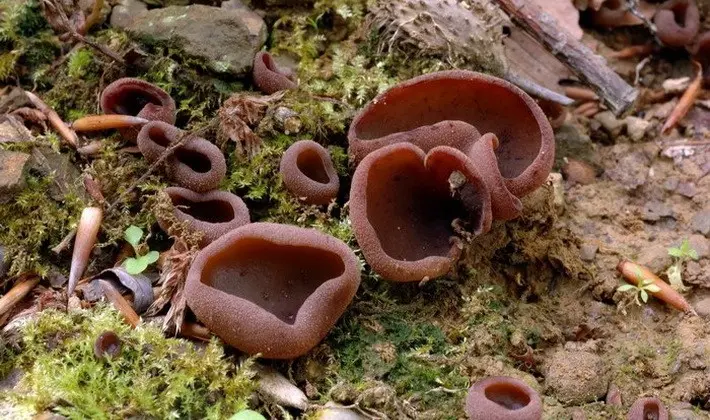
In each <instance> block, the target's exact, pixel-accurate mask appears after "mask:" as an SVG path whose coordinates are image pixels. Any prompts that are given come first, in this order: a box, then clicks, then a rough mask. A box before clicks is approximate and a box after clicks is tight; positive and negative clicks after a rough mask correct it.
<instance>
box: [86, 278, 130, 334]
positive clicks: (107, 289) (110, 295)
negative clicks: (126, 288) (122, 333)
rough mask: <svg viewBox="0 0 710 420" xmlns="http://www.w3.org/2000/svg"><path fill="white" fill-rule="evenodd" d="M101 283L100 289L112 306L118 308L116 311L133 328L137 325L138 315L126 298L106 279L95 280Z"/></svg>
mask: <svg viewBox="0 0 710 420" xmlns="http://www.w3.org/2000/svg"><path fill="white" fill-rule="evenodd" d="M97 281H98V282H99V284H100V285H101V289H102V290H103V291H104V296H106V299H108V300H109V302H111V304H113V306H114V307H115V308H116V309H118V311H119V312H120V313H121V315H123V318H124V319H125V320H126V322H127V323H128V324H129V325H131V326H132V327H133V328H135V327H137V326H138V324H139V323H140V322H141V318H140V317H139V316H138V314H137V313H136V311H135V310H133V307H132V306H131V304H130V303H129V302H128V301H127V300H126V298H124V297H123V295H121V294H120V293H119V292H118V290H116V288H115V287H113V285H112V284H111V283H110V282H108V281H106V280H97Z"/></svg>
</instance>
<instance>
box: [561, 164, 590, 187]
mask: <svg viewBox="0 0 710 420" xmlns="http://www.w3.org/2000/svg"><path fill="white" fill-rule="evenodd" d="M562 174H563V175H564V176H565V178H566V179H567V181H568V182H570V183H571V184H582V185H589V184H593V183H594V181H596V180H597V171H596V170H595V169H594V168H593V167H592V165H590V164H588V163H586V162H584V161H581V160H577V159H568V160H567V163H565V165H564V166H563V167H562Z"/></svg>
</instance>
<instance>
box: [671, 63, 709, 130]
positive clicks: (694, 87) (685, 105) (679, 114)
mask: <svg viewBox="0 0 710 420" xmlns="http://www.w3.org/2000/svg"><path fill="white" fill-rule="evenodd" d="M693 65H694V66H695V69H696V70H697V71H698V75H697V76H696V77H695V79H693V82H692V83H691V84H690V85H688V89H686V90H685V93H683V96H681V98H680V100H679V101H678V104H677V105H676V106H675V108H673V112H671V115H669V116H668V119H667V120H666V122H665V124H663V128H661V134H668V132H669V131H671V130H672V129H673V127H675V125H676V124H678V122H679V121H680V120H682V119H683V117H685V114H687V113H688V111H690V108H692V107H693V104H694V103H695V100H696V99H698V95H700V90H701V88H702V86H703V68H702V66H701V65H700V63H698V62H697V61H693Z"/></svg>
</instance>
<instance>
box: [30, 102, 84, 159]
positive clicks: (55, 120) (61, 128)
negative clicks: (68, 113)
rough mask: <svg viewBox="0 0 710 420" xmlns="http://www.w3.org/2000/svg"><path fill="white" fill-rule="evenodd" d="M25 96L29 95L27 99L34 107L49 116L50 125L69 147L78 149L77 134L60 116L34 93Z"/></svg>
mask: <svg viewBox="0 0 710 420" xmlns="http://www.w3.org/2000/svg"><path fill="white" fill-rule="evenodd" d="M25 95H27V98H28V99H29V100H30V102H32V105H34V106H36V107H37V109H39V110H40V111H42V112H43V113H44V115H46V116H47V119H48V120H49V123H50V124H52V127H54V129H55V130H56V131H57V133H59V135H60V136H61V137H62V139H64V141H66V143H67V144H69V146H71V147H73V148H74V149H76V146H77V143H78V141H79V139H78V137H77V136H76V133H75V132H74V131H73V130H72V129H71V128H69V127H67V125H66V124H65V123H64V121H62V119H61V118H59V114H57V113H56V112H54V110H53V109H52V108H50V107H49V105H47V104H46V103H44V101H43V100H41V99H40V98H39V97H38V96H37V95H35V94H34V93H32V92H28V91H25Z"/></svg>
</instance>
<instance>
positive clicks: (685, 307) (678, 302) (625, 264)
mask: <svg viewBox="0 0 710 420" xmlns="http://www.w3.org/2000/svg"><path fill="white" fill-rule="evenodd" d="M616 269H617V270H619V272H620V273H621V274H622V275H623V276H624V278H625V279H626V280H628V281H629V282H631V283H633V284H635V285H636V286H638V285H640V284H641V283H642V282H643V281H644V280H653V284H655V285H656V286H658V288H659V289H660V290H659V291H658V292H652V291H650V290H649V293H651V294H652V295H653V296H655V297H657V298H658V299H660V300H662V301H664V302H666V303H667V304H669V305H671V306H672V307H674V308H676V309H678V310H680V311H683V312H690V313H692V314H693V315H697V314H696V313H695V311H694V310H693V308H692V307H691V306H690V304H689V303H688V301H687V300H685V298H684V297H683V296H681V294H680V293H678V292H676V291H675V290H673V288H672V287H671V286H670V285H669V284H668V283H666V282H665V281H663V280H661V279H660V278H658V276H656V275H655V274H653V273H652V272H651V271H650V270H649V269H648V268H646V267H644V266H642V265H639V264H636V263H635V262H632V261H629V260H623V261H621V262H620V263H619V265H618V266H616Z"/></svg>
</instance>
